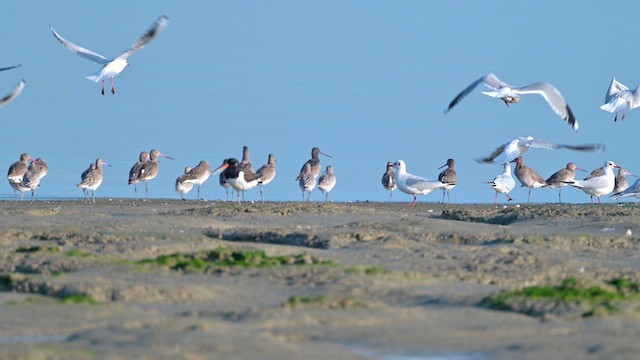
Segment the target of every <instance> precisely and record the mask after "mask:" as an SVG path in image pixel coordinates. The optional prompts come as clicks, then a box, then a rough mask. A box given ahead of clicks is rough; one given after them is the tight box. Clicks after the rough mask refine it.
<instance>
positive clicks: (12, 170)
mask: <svg viewBox="0 0 640 360" xmlns="http://www.w3.org/2000/svg"><path fill="white" fill-rule="evenodd" d="M29 160H32V161H33V159H32V158H31V156H29V154H27V153H23V154H21V155H20V160H18V161H16V162H14V163H13V164H11V166H9V171H8V172H7V180H9V185H11V187H12V188H13V195H14V197H16V199H17V194H16V190H17V191H20V200H24V192H25V191H27V190H29V189H28V188H25V187H23V186H21V183H22V178H23V177H24V174H25V173H26V172H27V170H28V169H29Z"/></svg>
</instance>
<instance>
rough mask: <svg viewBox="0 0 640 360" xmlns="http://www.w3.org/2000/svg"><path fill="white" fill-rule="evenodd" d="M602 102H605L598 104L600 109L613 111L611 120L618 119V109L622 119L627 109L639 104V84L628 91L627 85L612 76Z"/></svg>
mask: <svg viewBox="0 0 640 360" xmlns="http://www.w3.org/2000/svg"><path fill="white" fill-rule="evenodd" d="M604 102H605V104H604V105H602V106H600V109H602V110H604V111H608V112H610V113H615V114H616V115H615V117H614V118H613V121H618V111H622V120H624V117H625V116H626V115H627V109H635V108H637V107H638V106H640V86H639V87H636V88H635V89H634V90H633V91H630V90H629V88H628V87H626V86H625V85H624V84H622V83H621V82H619V81H618V80H616V78H613V80H611V85H609V90H607V96H606V97H605V98H604Z"/></svg>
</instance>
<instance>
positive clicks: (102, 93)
mask: <svg viewBox="0 0 640 360" xmlns="http://www.w3.org/2000/svg"><path fill="white" fill-rule="evenodd" d="M102 95H104V79H102Z"/></svg>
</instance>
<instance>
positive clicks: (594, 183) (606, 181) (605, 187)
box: [569, 161, 620, 204]
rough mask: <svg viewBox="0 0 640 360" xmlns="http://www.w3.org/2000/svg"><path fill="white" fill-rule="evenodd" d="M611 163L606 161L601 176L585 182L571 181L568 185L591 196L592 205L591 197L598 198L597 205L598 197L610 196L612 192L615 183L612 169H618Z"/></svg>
mask: <svg viewBox="0 0 640 360" xmlns="http://www.w3.org/2000/svg"><path fill="white" fill-rule="evenodd" d="M619 167H620V166H618V165H616V164H615V163H614V162H613V161H607V162H606V163H604V166H603V167H602V170H603V174H602V175H600V176H594V177H592V178H590V179H586V180H573V181H570V182H569V185H571V186H574V187H577V188H579V189H580V190H582V191H584V192H585V193H586V194H588V195H591V203H592V204H593V197H594V196H597V197H598V204H601V202H600V196H602V195H607V194H610V193H611V192H612V191H613V188H614V187H615V183H616V177H615V175H614V174H613V168H619Z"/></svg>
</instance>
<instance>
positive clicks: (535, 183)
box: [513, 156, 547, 203]
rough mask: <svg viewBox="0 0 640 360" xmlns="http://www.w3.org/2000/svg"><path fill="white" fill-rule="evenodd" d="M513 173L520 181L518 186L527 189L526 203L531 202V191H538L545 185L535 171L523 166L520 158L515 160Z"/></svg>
mask: <svg viewBox="0 0 640 360" xmlns="http://www.w3.org/2000/svg"><path fill="white" fill-rule="evenodd" d="M513 172H514V173H515V174H516V177H517V178H518V181H520V184H521V185H522V186H523V187H528V188H529V197H528V198H527V203H529V202H530V201H531V189H539V188H541V187H543V186H545V185H547V183H546V182H545V181H544V179H543V178H542V176H540V174H538V172H537V171H535V170H534V169H532V168H530V167H528V166H527V165H525V164H524V162H523V161H522V156H518V157H517V158H516V168H515V170H514V171H513Z"/></svg>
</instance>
